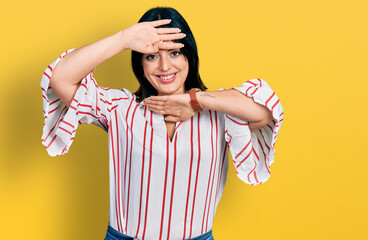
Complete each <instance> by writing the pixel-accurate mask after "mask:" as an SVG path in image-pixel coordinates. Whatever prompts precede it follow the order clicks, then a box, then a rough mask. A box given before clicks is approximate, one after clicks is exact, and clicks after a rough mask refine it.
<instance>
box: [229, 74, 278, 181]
mask: <svg viewBox="0 0 368 240" xmlns="http://www.w3.org/2000/svg"><path fill="white" fill-rule="evenodd" d="M234 89H236V90H238V91H240V92H241V93H243V94H245V95H246V96H248V97H251V98H252V99H253V100H254V101H255V102H257V103H259V104H261V105H264V106H266V107H267V108H268V109H270V110H271V111H272V115H273V120H272V121H271V122H270V123H268V124H267V125H265V126H264V127H262V128H260V129H257V130H255V131H250V129H249V126H248V122H247V121H243V120H240V119H238V118H235V117H232V116H229V115H226V114H225V139H226V141H227V142H228V143H229V147H230V151H231V155H232V158H233V163H234V166H235V168H236V174H237V176H238V177H239V178H240V179H241V180H242V181H244V182H245V183H248V184H251V185H256V184H261V183H264V182H265V181H267V180H268V179H269V177H270V174H271V170H270V166H271V164H272V163H273V161H274V155H275V143H276V140H277V136H278V132H279V130H280V127H281V124H282V121H283V108H282V105H281V102H280V100H279V98H278V97H277V95H276V94H275V92H274V91H273V90H272V89H271V87H270V86H269V85H268V84H267V82H266V81H264V80H262V79H252V80H249V81H247V82H245V83H243V84H242V85H241V87H238V88H234Z"/></svg>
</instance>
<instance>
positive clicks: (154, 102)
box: [144, 100, 165, 106]
mask: <svg viewBox="0 0 368 240" xmlns="http://www.w3.org/2000/svg"><path fill="white" fill-rule="evenodd" d="M144 103H145V104H146V105H155V106H163V105H164V104H165V102H163V101H160V100H145V102H144Z"/></svg>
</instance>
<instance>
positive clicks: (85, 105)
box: [78, 103, 92, 109]
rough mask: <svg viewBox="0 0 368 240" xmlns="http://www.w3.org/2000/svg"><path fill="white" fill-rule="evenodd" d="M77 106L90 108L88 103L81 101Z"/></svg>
mask: <svg viewBox="0 0 368 240" xmlns="http://www.w3.org/2000/svg"><path fill="white" fill-rule="evenodd" d="M78 106H81V107H88V108H90V109H92V105H88V104H82V103H79V104H78Z"/></svg>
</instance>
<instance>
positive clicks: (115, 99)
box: [111, 97, 129, 101]
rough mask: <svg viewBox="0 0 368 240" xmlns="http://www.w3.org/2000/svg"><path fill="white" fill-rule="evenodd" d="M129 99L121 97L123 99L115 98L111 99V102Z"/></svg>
mask: <svg viewBox="0 0 368 240" xmlns="http://www.w3.org/2000/svg"><path fill="white" fill-rule="evenodd" d="M128 99H129V98H127V97H121V98H113V99H111V101H118V100H128Z"/></svg>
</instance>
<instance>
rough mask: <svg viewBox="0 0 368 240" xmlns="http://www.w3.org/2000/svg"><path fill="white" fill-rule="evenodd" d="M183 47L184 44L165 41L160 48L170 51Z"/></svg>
mask: <svg viewBox="0 0 368 240" xmlns="http://www.w3.org/2000/svg"><path fill="white" fill-rule="evenodd" d="M182 47H184V44H182V43H175V42H166V41H163V42H162V44H161V46H160V49H166V50H169V49H177V48H182Z"/></svg>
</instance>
